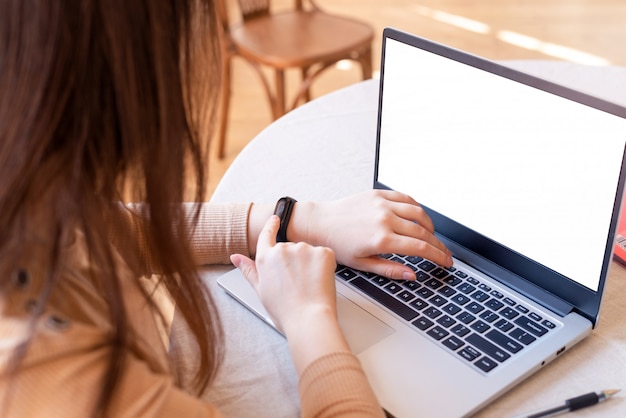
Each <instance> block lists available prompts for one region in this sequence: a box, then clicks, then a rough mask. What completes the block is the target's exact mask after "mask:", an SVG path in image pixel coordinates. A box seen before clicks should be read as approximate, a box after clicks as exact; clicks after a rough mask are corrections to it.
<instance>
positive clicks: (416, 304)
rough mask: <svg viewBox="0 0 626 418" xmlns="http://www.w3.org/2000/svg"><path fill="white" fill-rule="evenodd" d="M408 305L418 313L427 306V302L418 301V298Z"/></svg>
mask: <svg viewBox="0 0 626 418" xmlns="http://www.w3.org/2000/svg"><path fill="white" fill-rule="evenodd" d="M409 305H411V306H412V307H414V308H415V309H417V310H418V311H421V310H422V309H424V308H425V307H427V306H429V304H428V302H426V301H425V300H424V299H420V298H417V299H415V300H414V301H412V302H411V303H410V304H409Z"/></svg>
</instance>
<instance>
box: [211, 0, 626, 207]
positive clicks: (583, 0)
mask: <svg viewBox="0 0 626 418" xmlns="http://www.w3.org/2000/svg"><path fill="white" fill-rule="evenodd" d="M292 2H293V0H274V1H273V4H274V7H275V10H278V9H281V8H284V7H288V6H289V5H290V4H291V3H292ZM317 3H318V5H319V6H320V7H321V8H323V9H325V10H326V11H328V12H333V13H338V14H344V15H348V16H352V17H355V18H359V19H362V20H364V21H366V22H369V23H370V24H371V25H372V26H373V27H374V28H375V31H376V34H377V36H376V38H375V40H374V68H375V69H377V68H379V64H380V59H379V55H380V35H381V33H382V30H383V28H384V27H386V26H393V27H396V28H398V29H402V30H405V31H407V32H411V33H414V34H416V35H419V36H423V37H426V38H429V39H431V40H434V41H437V42H441V43H444V44H447V45H450V46H452V47H455V48H458V49H462V50H465V51H468V52H471V53H473V54H476V55H480V56H483V57H486V58H489V59H494V60H506V59H549V60H566V61H572V62H579V63H583V64H590V65H621V66H626V48H625V47H624V44H625V42H626V2H625V1H624V0H482V1H480V0H478V1H476V0H421V1H414V0H358V1H355V0H317ZM288 76H289V77H290V78H288V83H289V84H288V86H289V85H295V83H297V80H298V74H297V73H294V74H292V75H288ZM233 78H234V83H235V84H234V86H233V96H232V100H231V117H230V120H229V124H228V137H227V145H226V150H227V151H226V152H227V156H226V158H224V159H223V160H219V159H217V158H216V157H215V156H214V155H213V153H211V157H210V161H209V167H210V169H209V182H210V185H209V196H210V194H211V193H212V192H213V190H214V188H215V186H216V185H217V183H219V180H220V178H221V177H222V175H223V173H224V172H225V171H226V169H227V168H228V166H229V165H230V163H231V162H232V161H233V159H234V158H235V157H236V156H237V154H238V153H239V152H240V151H241V150H242V149H243V148H244V147H245V145H246V144H247V143H248V142H249V141H250V140H251V139H252V138H254V136H255V135H256V134H257V133H259V132H260V131H261V130H262V129H263V128H264V127H265V126H267V125H268V124H269V123H271V122H272V121H271V116H270V111H269V105H268V103H267V101H266V98H265V96H264V92H263V90H262V87H261V84H260V82H259V80H258V76H257V75H256V74H255V73H253V72H252V70H251V69H250V68H249V67H248V65H247V64H246V63H245V62H243V61H241V60H235V63H234V77H233ZM359 80H360V73H359V70H358V69H357V68H350V67H348V68H341V69H340V68H333V69H330V70H328V71H327V72H326V73H325V74H323V75H322V76H321V78H319V79H318V80H317V81H316V83H315V84H314V86H313V95H314V97H319V96H320V95H323V94H326V93H329V92H331V91H333V90H336V89H338V88H341V87H345V86H348V85H350V84H352V83H355V82H357V81H359ZM624 84H625V88H626V80H624Z"/></svg>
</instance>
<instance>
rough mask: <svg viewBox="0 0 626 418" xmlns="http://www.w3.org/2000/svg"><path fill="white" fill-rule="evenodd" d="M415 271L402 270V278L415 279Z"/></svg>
mask: <svg viewBox="0 0 626 418" xmlns="http://www.w3.org/2000/svg"><path fill="white" fill-rule="evenodd" d="M415 278H416V277H415V273H409V272H408V271H404V272H402V280H415Z"/></svg>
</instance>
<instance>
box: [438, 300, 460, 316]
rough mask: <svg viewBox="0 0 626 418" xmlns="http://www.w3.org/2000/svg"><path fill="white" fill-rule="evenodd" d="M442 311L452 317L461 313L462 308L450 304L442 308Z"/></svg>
mask: <svg viewBox="0 0 626 418" xmlns="http://www.w3.org/2000/svg"><path fill="white" fill-rule="evenodd" d="M442 310H443V311H444V312H446V313H448V314H450V315H456V314H458V313H459V312H461V308H459V307H458V306H457V305H455V304H454V303H452V302H450V303H448V304H447V305H446V306H444V307H443V308H442Z"/></svg>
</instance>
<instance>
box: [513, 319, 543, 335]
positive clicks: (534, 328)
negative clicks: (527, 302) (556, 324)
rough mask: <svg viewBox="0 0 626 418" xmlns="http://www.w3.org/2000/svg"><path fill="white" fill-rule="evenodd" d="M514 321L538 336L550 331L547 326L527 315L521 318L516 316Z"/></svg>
mask: <svg viewBox="0 0 626 418" xmlns="http://www.w3.org/2000/svg"><path fill="white" fill-rule="evenodd" d="M513 322H515V323H516V324H517V325H519V326H520V327H522V328H524V329H525V330H526V331H528V332H530V333H532V334H534V335H536V336H538V337H541V336H542V335H544V334H546V333H547V332H548V329H547V328H545V327H543V326H541V325H539V324H538V323H536V322H535V321H533V320H532V319H530V318H528V317H527V316H520V317H519V318H515V320H514V321H513Z"/></svg>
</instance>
